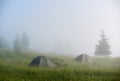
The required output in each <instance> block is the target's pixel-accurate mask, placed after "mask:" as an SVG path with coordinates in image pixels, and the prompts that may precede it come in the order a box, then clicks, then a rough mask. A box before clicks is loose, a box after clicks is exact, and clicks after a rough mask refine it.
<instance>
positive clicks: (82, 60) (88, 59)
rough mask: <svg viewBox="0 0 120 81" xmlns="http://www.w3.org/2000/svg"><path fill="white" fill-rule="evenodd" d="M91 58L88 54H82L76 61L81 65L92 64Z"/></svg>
mask: <svg viewBox="0 0 120 81" xmlns="http://www.w3.org/2000/svg"><path fill="white" fill-rule="evenodd" d="M91 60H92V59H91V57H90V56H89V55H87V54H81V55H79V56H77V57H76V58H75V61H78V62H80V63H91Z"/></svg>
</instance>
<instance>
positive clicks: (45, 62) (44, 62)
mask: <svg viewBox="0 0 120 81" xmlns="http://www.w3.org/2000/svg"><path fill="white" fill-rule="evenodd" d="M29 66H37V67H55V65H54V63H53V62H52V61H51V60H50V59H49V58H47V57H45V56H38V57H36V58H35V59H33V61H32V62H31V63H30V64H29Z"/></svg>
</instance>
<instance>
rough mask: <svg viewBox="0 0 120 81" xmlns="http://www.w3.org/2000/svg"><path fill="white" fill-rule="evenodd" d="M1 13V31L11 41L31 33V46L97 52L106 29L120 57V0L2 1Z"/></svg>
mask: <svg viewBox="0 0 120 81" xmlns="http://www.w3.org/2000/svg"><path fill="white" fill-rule="evenodd" d="M0 12H1V13H0V34H1V36H4V37H5V38H6V39H7V40H8V41H10V43H12V40H13V38H14V37H15V34H21V32H27V33H28V34H29V37H30V43H31V45H30V47H31V49H35V50H42V51H48V52H56V53H66V54H67V55H69V54H70V55H79V54H80V53H87V54H89V55H94V51H95V45H96V44H97V43H98V40H100V33H101V30H103V29H104V31H105V34H106V36H107V38H108V39H109V40H108V42H109V44H110V45H111V51H112V53H113V54H112V55H113V56H120V32H119V31H120V1H119V0H1V2H0Z"/></svg>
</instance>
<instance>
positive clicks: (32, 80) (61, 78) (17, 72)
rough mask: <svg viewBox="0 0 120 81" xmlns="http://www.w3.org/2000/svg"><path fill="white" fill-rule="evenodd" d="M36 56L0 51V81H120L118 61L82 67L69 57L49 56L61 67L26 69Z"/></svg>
mask: <svg viewBox="0 0 120 81" xmlns="http://www.w3.org/2000/svg"><path fill="white" fill-rule="evenodd" d="M38 55H39V54H32V53H31V54H30V53H26V54H18V55H14V54H13V53H12V52H8V51H0V81H120V66H119V62H120V60H119V59H117V60H114V61H113V59H112V60H111V59H108V60H109V63H106V62H107V61H108V60H105V59H104V60H103V59H102V60H98V59H97V60H96V63H95V65H82V64H79V63H76V62H74V61H73V59H74V58H71V57H68V58H67V57H62V56H61V57H54V56H49V57H53V58H52V59H53V60H55V61H57V62H59V63H61V67H55V68H33V67H28V64H29V62H30V61H31V60H32V59H33V58H34V57H35V56H38ZM66 58H67V59H66ZM94 60H95V59H94ZM100 61H103V62H104V63H105V64H104V63H100ZM116 61H117V62H116ZM97 62H98V63H99V64H98V65H97ZM116 63H117V64H116ZM96 65H97V66H96Z"/></svg>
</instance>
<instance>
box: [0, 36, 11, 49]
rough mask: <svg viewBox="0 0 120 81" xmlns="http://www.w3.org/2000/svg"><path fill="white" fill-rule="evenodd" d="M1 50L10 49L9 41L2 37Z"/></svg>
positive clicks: (0, 39) (0, 41)
mask: <svg viewBox="0 0 120 81" xmlns="http://www.w3.org/2000/svg"><path fill="white" fill-rule="evenodd" d="M0 48H1V49H8V48H9V44H8V43H7V41H6V40H5V39H4V38H2V37H0Z"/></svg>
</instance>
